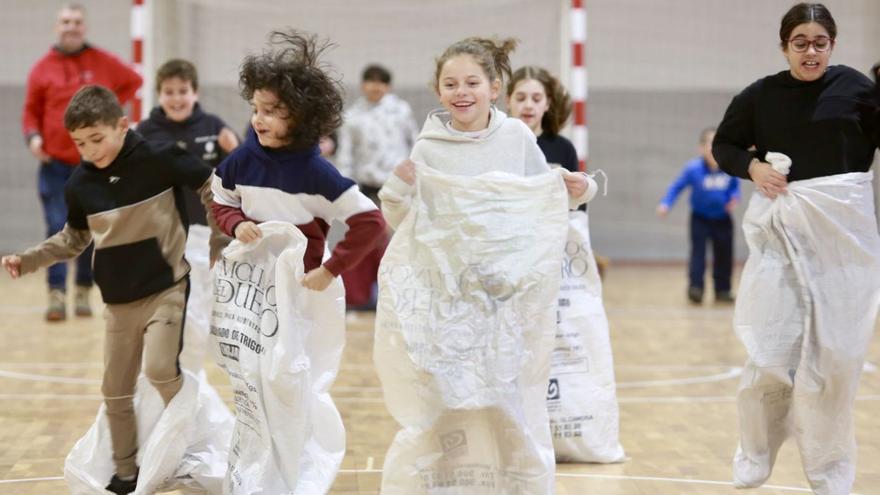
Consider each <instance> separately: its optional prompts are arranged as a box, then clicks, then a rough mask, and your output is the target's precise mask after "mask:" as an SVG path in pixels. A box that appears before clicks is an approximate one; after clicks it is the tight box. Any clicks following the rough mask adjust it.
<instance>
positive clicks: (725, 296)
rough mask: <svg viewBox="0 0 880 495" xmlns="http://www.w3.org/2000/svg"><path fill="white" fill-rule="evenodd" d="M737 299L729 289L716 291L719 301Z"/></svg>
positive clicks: (725, 301)
mask: <svg viewBox="0 0 880 495" xmlns="http://www.w3.org/2000/svg"><path fill="white" fill-rule="evenodd" d="M735 300H736V298H735V297H733V294H731V293H730V291H729V290H722V291H718V292H716V293H715V302H717V303H732V302H734V301H735Z"/></svg>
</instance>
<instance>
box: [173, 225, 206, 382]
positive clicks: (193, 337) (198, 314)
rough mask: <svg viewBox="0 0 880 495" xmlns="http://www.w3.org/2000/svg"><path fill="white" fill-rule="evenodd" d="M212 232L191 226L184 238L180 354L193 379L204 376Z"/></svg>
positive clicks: (204, 227) (183, 364)
mask: <svg viewBox="0 0 880 495" xmlns="http://www.w3.org/2000/svg"><path fill="white" fill-rule="evenodd" d="M210 236H211V229H209V228H208V227H206V226H204V225H190V227H189V233H188V234H187V237H186V261H187V262H188V263H189V266H190V270H189V297H188V298H187V301H186V320H185V321H184V326H183V350H182V351H181V352H180V358H179V359H180V367H181V368H183V369H185V370H189V371H192V372H193V373H195V374H196V375H199V374H204V373H203V372H202V370H203V367H204V361H205V356H206V355H207V353H208V345H209V344H208V335H209V332H210V325H211V308H212V306H213V304H214V301H213V299H214V297H213V296H214V272H213V271H211V268H210V266H209V265H210V261H209V259H208V257H209V256H208V239H209V237H210Z"/></svg>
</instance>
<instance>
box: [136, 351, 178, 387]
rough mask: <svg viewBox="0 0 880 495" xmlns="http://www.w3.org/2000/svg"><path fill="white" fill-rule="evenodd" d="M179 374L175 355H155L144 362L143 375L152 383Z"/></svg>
mask: <svg viewBox="0 0 880 495" xmlns="http://www.w3.org/2000/svg"><path fill="white" fill-rule="evenodd" d="M179 374H180V372H179V369H178V366H177V356H176V355H174V356H157V357H155V358H153V359H149V360H146V361H145V362H144V375H146V377H147V379H148V380H150V382H151V383H153V384H154V385H156V384H160V383H164V382H168V381H172V380H174V379H175V378H177V377H178V375H179Z"/></svg>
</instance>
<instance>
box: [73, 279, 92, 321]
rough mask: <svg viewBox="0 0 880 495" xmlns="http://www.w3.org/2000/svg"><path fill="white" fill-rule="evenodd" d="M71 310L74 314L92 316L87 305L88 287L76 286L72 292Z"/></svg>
mask: <svg viewBox="0 0 880 495" xmlns="http://www.w3.org/2000/svg"><path fill="white" fill-rule="evenodd" d="M73 312H74V314H75V315H76V316H92V307H91V305H89V287H84V286H77V288H76V292H74V294H73Z"/></svg>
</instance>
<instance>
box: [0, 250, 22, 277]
mask: <svg viewBox="0 0 880 495" xmlns="http://www.w3.org/2000/svg"><path fill="white" fill-rule="evenodd" d="M2 263H3V268H5V269H6V271H7V272H9V275H10V276H11V277H12V278H18V277H20V276H21V256H16V255H14V254H10V255H9V256H4V257H3V260H2Z"/></svg>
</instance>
